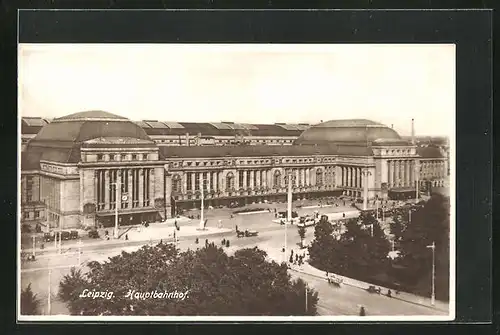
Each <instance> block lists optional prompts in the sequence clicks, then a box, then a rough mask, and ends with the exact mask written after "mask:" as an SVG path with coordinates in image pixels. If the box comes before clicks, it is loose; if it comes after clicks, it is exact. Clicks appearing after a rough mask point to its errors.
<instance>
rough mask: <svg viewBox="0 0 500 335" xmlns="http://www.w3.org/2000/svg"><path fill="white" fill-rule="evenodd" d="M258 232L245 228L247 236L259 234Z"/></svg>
mask: <svg viewBox="0 0 500 335" xmlns="http://www.w3.org/2000/svg"><path fill="white" fill-rule="evenodd" d="M258 234H259V233H258V232H257V231H255V230H245V237H250V236H257V235H258Z"/></svg>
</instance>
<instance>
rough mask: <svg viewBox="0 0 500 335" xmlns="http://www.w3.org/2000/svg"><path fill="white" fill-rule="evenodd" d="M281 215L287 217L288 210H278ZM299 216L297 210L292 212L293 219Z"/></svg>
mask: <svg viewBox="0 0 500 335" xmlns="http://www.w3.org/2000/svg"><path fill="white" fill-rule="evenodd" d="M278 214H279V216H281V217H282V218H286V216H287V215H288V214H287V212H285V211H282V212H278ZM297 217H299V214H298V213H297V212H295V211H294V212H292V219H293V218H297Z"/></svg>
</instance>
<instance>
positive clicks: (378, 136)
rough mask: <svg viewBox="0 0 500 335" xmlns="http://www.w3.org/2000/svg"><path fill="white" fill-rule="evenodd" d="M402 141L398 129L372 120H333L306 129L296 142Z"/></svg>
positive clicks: (315, 143)
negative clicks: (395, 129)
mask: <svg viewBox="0 0 500 335" xmlns="http://www.w3.org/2000/svg"><path fill="white" fill-rule="evenodd" d="M380 140H382V141H387V140H391V141H397V142H400V141H402V139H401V137H400V136H399V135H398V133H397V132H396V131H394V130H393V129H391V128H389V127H387V126H386V125H384V124H382V123H378V122H374V121H371V120H365V119H351V120H331V121H326V122H323V123H320V124H317V125H314V126H312V127H311V128H309V129H307V130H305V131H304V132H303V133H302V134H301V135H300V136H299V138H298V139H297V140H295V144H298V145H301V144H305V145H307V144H313V145H318V144H327V143H359V144H366V143H371V142H374V141H380Z"/></svg>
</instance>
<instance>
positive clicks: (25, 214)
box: [23, 212, 30, 220]
mask: <svg viewBox="0 0 500 335" xmlns="http://www.w3.org/2000/svg"><path fill="white" fill-rule="evenodd" d="M23 217H24V219H25V220H27V219H29V218H30V213H29V212H24V213H23Z"/></svg>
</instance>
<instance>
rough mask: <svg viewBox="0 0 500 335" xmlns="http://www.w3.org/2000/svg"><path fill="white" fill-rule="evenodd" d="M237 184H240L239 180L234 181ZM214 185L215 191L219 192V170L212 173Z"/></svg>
mask: <svg viewBox="0 0 500 335" xmlns="http://www.w3.org/2000/svg"><path fill="white" fill-rule="evenodd" d="M234 184H235V185H237V184H238V180H235V182H234ZM212 185H213V187H212V188H213V189H214V191H215V192H217V191H218V190H219V185H218V184H217V171H214V172H213V173H212Z"/></svg>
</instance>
